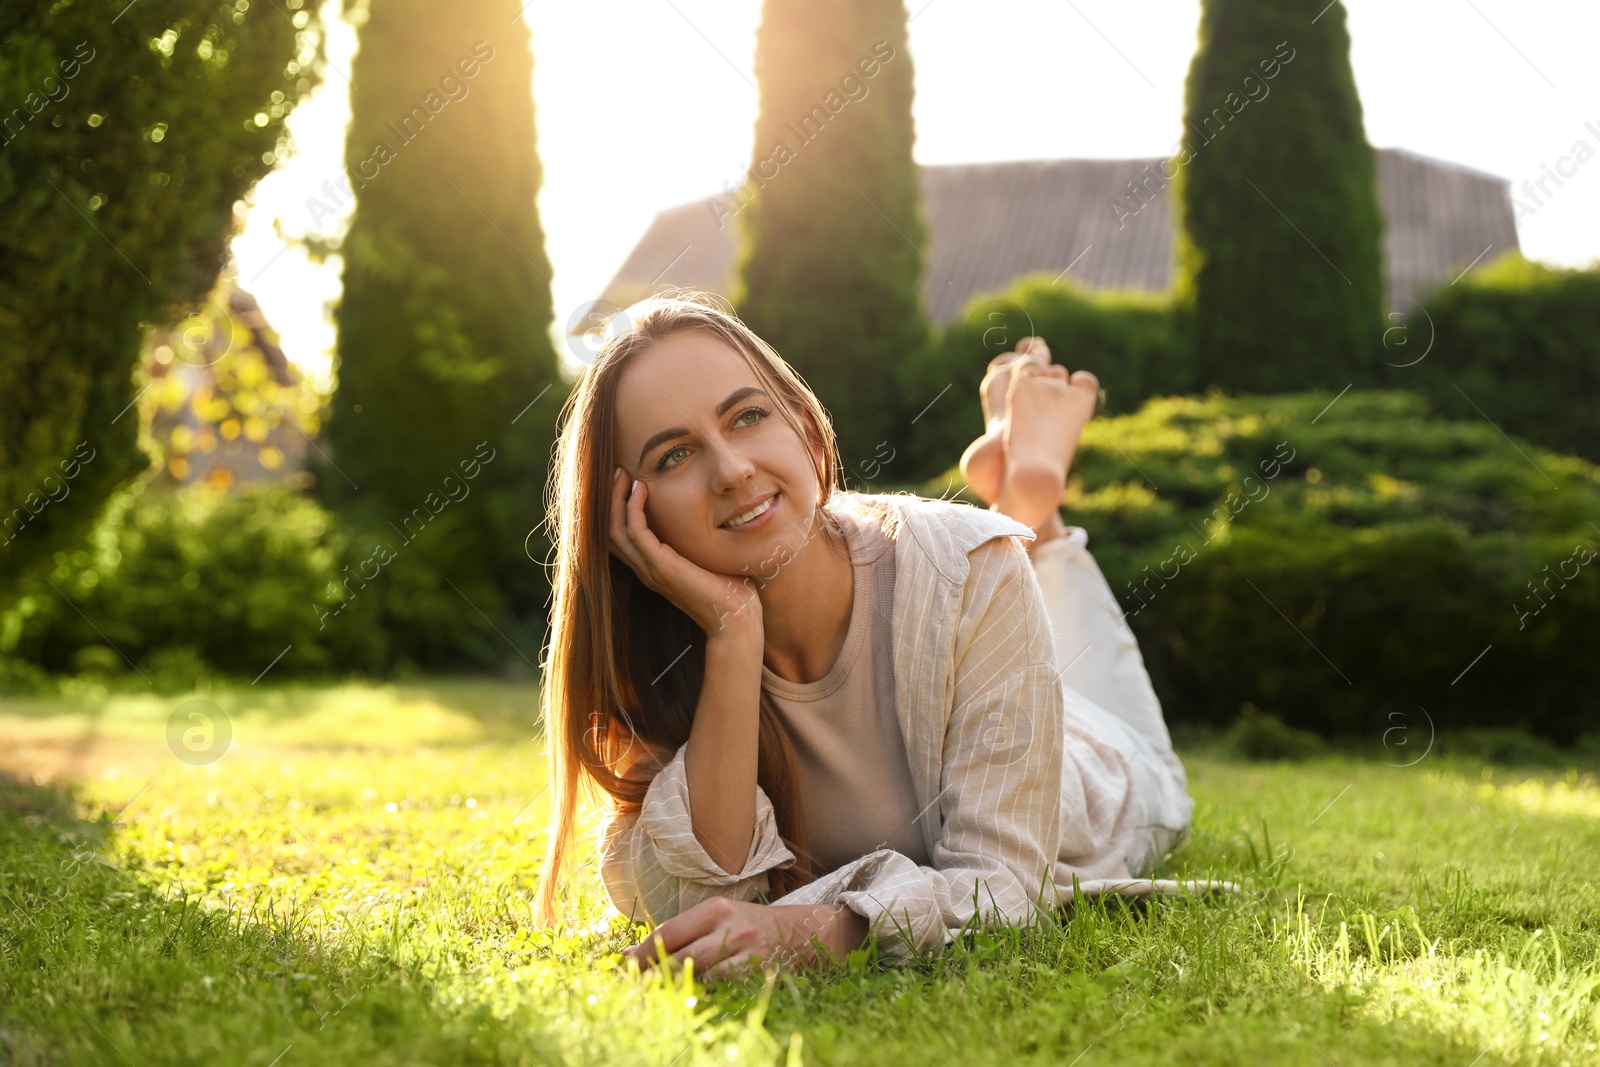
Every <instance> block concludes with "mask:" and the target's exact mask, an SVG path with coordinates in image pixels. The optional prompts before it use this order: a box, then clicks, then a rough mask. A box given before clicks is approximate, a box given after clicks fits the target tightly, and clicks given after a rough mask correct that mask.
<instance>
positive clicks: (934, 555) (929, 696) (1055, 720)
mask: <svg viewBox="0 0 1600 1067" xmlns="http://www.w3.org/2000/svg"><path fill="white" fill-rule="evenodd" d="M828 507H830V508H855V509H867V508H871V507H876V508H878V509H881V511H882V513H883V514H884V516H885V519H884V530H885V532H886V533H887V534H888V536H890V537H891V538H893V539H894V540H895V570H896V580H895V587H894V598H893V602H894V610H893V619H892V631H893V635H892V641H893V660H894V682H895V699H894V704H895V715H896V718H897V720H898V722H899V725H900V733H901V737H902V739H903V742H904V745H905V752H906V759H907V763H908V764H909V766H910V770H911V782H912V786H913V788H914V791H915V801H916V810H917V811H918V812H919V815H918V817H917V818H916V820H915V821H916V826H917V830H918V832H919V833H920V835H921V837H922V841H923V844H924V846H925V848H926V854H927V855H928V856H930V857H932V860H933V862H932V864H931V865H919V864H917V863H916V862H914V861H912V860H911V859H910V858H908V857H906V856H904V855H901V854H900V853H897V852H894V851H892V850H890V849H879V850H877V851H874V852H871V853H869V854H867V855H864V856H862V857H860V858H859V859H857V860H855V861H853V862H850V863H847V864H845V865H844V866H842V867H840V868H839V869H837V870H835V871H832V872H831V873H828V874H825V875H823V876H822V877H820V878H818V879H817V880H816V881H814V882H812V883H810V884H809V885H805V886H802V887H801V888H799V889H797V890H795V891H794V892H792V893H790V894H788V895H787V896H784V897H781V898H779V899H777V900H774V901H772V903H773V904H829V903H832V904H844V905H845V906H847V907H849V908H851V909H852V910H853V911H856V912H857V913H859V914H860V915H862V916H864V917H865V918H867V919H868V920H869V922H870V924H871V928H872V929H873V931H874V932H876V933H877V934H878V935H879V953H880V956H882V957H884V958H886V959H887V958H896V957H904V956H907V955H911V954H912V953H929V952H932V953H937V952H939V951H942V949H943V948H944V946H945V945H947V944H948V943H949V942H950V941H951V940H953V938H954V937H955V935H956V934H957V933H958V932H959V931H960V930H961V929H963V928H964V927H967V926H969V925H973V924H974V921H975V920H976V919H979V918H980V917H981V918H982V919H984V920H986V921H993V922H999V923H1006V924H1009V925H1026V924H1028V923H1030V922H1032V921H1034V919H1035V918H1036V917H1037V914H1038V910H1039V906H1040V905H1041V904H1042V905H1043V906H1044V907H1046V908H1048V907H1051V906H1053V905H1055V904H1057V903H1058V902H1059V901H1061V900H1064V899H1068V898H1070V897H1071V896H1073V894H1074V892H1075V888H1076V891H1081V892H1095V891H1099V890H1102V889H1104V888H1117V887H1118V886H1120V885H1122V884H1125V883H1127V882H1128V881H1129V880H1130V879H1131V877H1132V875H1133V873H1134V872H1133V871H1132V870H1130V860H1129V859H1128V857H1138V856H1141V855H1142V854H1143V850H1142V848H1141V843H1140V842H1139V840H1138V837H1139V832H1138V814H1137V811H1136V805H1135V803H1134V797H1133V796H1132V791H1131V783H1132V778H1131V776H1130V774H1129V770H1128V764H1127V761H1126V758H1125V757H1124V756H1123V754H1122V753H1121V752H1119V751H1118V750H1117V749H1115V748H1114V747H1112V746H1111V745H1109V744H1107V743H1105V742H1104V741H1102V740H1100V739H1097V738H1096V737H1094V736H1092V735H1091V734H1090V733H1089V732H1088V731H1087V730H1086V729H1084V728H1083V727H1081V726H1079V725H1078V724H1077V723H1076V722H1075V721H1074V720H1073V717H1072V716H1070V715H1069V714H1068V712H1067V708H1068V702H1069V701H1074V700H1083V699H1085V698H1083V697H1081V696H1078V695H1076V694H1075V693H1074V692H1073V691H1072V690H1070V689H1067V688H1066V687H1064V686H1063V685H1062V684H1061V682H1060V680H1059V674H1060V671H1059V668H1058V667H1057V665H1056V663H1055V655H1054V646H1053V643H1052V636H1051V631H1050V620H1049V615H1048V612H1047V609H1046V606H1045V603H1044V599H1043V595H1042V593H1041V591H1040V587H1039V584H1038V581H1037V579H1036V577H1035V576H1034V572H1033V569H1032V563H1031V560H1030V559H1029V557H1028V554H1027V552H1026V551H1025V550H1024V548H1023V546H1022V541H1020V540H1019V538H1025V539H1029V540H1031V539H1032V538H1033V532H1032V531H1031V530H1029V529H1028V528H1027V527H1026V526H1024V525H1022V524H1021V523H1018V522H1016V521H1015V520H1013V519H1010V518H1008V517H1006V516H1004V515H1000V514H998V513H996V512H991V511H987V510H983V509H980V508H976V507H972V506H970V505H967V504H959V503H954V502H951V501H947V500H930V499H926V498H922V497H917V496H914V495H911V494H877V495H862V494H856V493H835V494H834V496H833V498H832V499H831V500H830V501H829V504H828ZM686 750H687V745H684V746H682V747H680V748H679V749H678V751H677V752H676V754H674V756H673V757H672V759H671V760H669V761H668V762H667V764H666V766H665V767H664V768H663V769H662V770H661V771H660V772H659V773H658V774H657V775H656V777H655V778H654V779H653V780H652V782H651V784H650V787H649V790H648V791H647V793H646V795H645V798H644V802H643V804H642V805H641V807H640V809H639V810H638V811H636V812H631V813H627V814H623V815H617V814H614V813H613V814H612V815H610V816H609V817H608V818H607V819H606V820H605V822H604V823H603V825H602V826H601V828H600V868H601V876H602V880H603V881H604V883H605V885H606V889H607V891H608V893H609V895H610V897H611V900H612V903H613V904H614V905H615V906H616V908H617V909H618V910H619V911H620V912H621V913H622V914H624V915H627V916H630V917H634V918H638V917H643V916H647V917H648V918H649V919H650V920H651V921H653V922H655V923H661V922H664V921H666V920H667V919H669V918H671V917H672V916H674V915H677V914H679V913H680V912H682V911H685V910H687V909H688V908H690V907H693V906H694V905H695V904H698V903H700V902H701V901H704V900H707V899H710V898H712V897H726V898H729V899H734V900H741V901H751V900H755V899H756V898H757V896H758V895H761V894H764V893H766V892H767V891H768V889H769V880H768V873H767V872H769V871H770V870H772V869H773V868H774V867H778V866H780V865H782V864H784V863H788V862H791V861H792V860H793V859H794V856H793V853H791V852H790V851H789V849H788V848H787V847H785V846H784V844H783V841H782V839H781V838H780V836H779V834H778V829H777V822H776V818H775V815H774V812H773V809H772V804H771V802H770V800H769V799H768V797H767V796H766V794H765V792H764V791H763V790H762V789H761V788H760V787H759V786H757V787H756V825H755V828H754V830H755V832H754V836H753V838H752V840H751V843H750V850H749V854H748V855H747V857H746V859H745V864H744V867H743V868H742V869H741V870H739V871H737V872H728V871H724V870H723V869H722V868H721V867H720V866H718V865H717V863H716V862H715V861H713V860H712V859H711V857H710V856H708V855H707V854H706V852H705V850H704V848H703V847H702V846H701V845H700V843H699V842H698V840H697V839H696V838H695V835H694V829H693V824H692V821H691V818H690V813H689V789H688V779H687V776H686V773H685V767H684V754H685V752H686ZM1132 862H1134V863H1135V864H1136V865H1137V864H1140V863H1141V862H1142V861H1140V860H1134V861H1132ZM1075 880H1081V881H1078V884H1077V886H1076V887H1075V885H1074V882H1075ZM1146 885H1147V886H1149V885H1155V883H1146ZM1167 885H1168V886H1170V885H1171V883H1167Z"/></svg>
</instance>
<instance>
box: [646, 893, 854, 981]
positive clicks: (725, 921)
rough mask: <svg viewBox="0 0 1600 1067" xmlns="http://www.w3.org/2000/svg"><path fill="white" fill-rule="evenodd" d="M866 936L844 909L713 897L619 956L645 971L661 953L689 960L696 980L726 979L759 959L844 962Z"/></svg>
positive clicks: (790, 963) (790, 962)
mask: <svg viewBox="0 0 1600 1067" xmlns="http://www.w3.org/2000/svg"><path fill="white" fill-rule="evenodd" d="M867 931H868V923H867V920H866V919H865V918H863V917H862V916H860V915H858V914H856V913H855V912H853V911H851V910H850V909H849V908H846V907H844V906H843V905H834V904H818V905H815V906H813V905H805V904H779V905H772V904H750V903H745V902H742V901H737V900H728V899H726V898H725V897H713V898H712V899H710V900H706V901H702V902H701V903H699V904H696V905H695V906H694V907H692V908H690V909H689V910H688V911H686V912H684V913H683V914H681V915H677V916H674V917H673V918H671V919H668V920H667V921H666V922H664V923H662V924H661V925H660V926H658V927H656V929H655V932H654V933H653V934H651V935H650V936H649V937H647V938H645V939H644V941H643V942H641V943H640V944H638V945H635V946H634V947H633V948H630V949H628V950H627V951H626V952H624V953H623V956H624V957H625V958H626V959H630V960H633V961H634V962H635V963H637V964H639V966H640V967H641V968H646V967H650V966H654V965H656V964H657V963H658V962H659V953H660V950H661V948H665V949H666V951H667V953H668V955H669V957H670V958H671V959H672V960H674V961H676V962H677V963H683V962H684V961H685V960H688V959H693V960H694V971H695V974H696V975H702V976H703V975H709V976H711V977H714V978H727V977H730V976H732V975H735V974H739V973H741V972H743V971H745V970H748V969H749V968H751V967H752V966H754V965H755V963H756V962H757V961H758V960H770V961H772V962H773V963H774V964H776V965H777V966H779V967H780V968H781V967H789V966H795V965H799V966H805V965H808V964H816V963H821V962H825V961H826V959H827V955H828V954H831V955H832V956H834V957H835V958H838V959H843V958H844V956H845V953H847V952H849V951H850V950H852V949H856V948H860V947H861V943H862V942H863V941H865V940H866V937H867ZM813 938H815V941H816V943H813ZM818 944H820V945H821V946H822V947H823V948H826V949H827V953H826V954H825V953H822V952H820V951H819V949H818V947H817V945H818Z"/></svg>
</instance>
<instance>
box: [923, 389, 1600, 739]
mask: <svg viewBox="0 0 1600 1067" xmlns="http://www.w3.org/2000/svg"><path fill="white" fill-rule="evenodd" d="M1331 401H1335V395H1334V394H1332V393H1313V394H1300V395H1287V396H1278V397H1245V398H1228V397H1226V396H1223V395H1222V394H1220V393H1217V392H1212V393H1209V394H1208V395H1207V396H1205V397H1203V398H1162V399H1156V400H1152V401H1150V402H1149V403H1147V404H1146V405H1145V406H1144V408H1143V409H1141V410H1140V411H1139V412H1138V413H1137V414H1135V415H1130V416H1124V417H1113V418H1108V419H1104V420H1103V421H1102V420H1097V421H1096V422H1095V423H1091V426H1090V429H1089V430H1088V432H1086V434H1085V435H1084V439H1083V443H1082V445H1081V447H1080V449H1079V451H1078V457H1077V460H1076V462H1075V463H1074V466H1073V472H1072V475H1071V478H1070V480H1069V484H1068V487H1067V492H1066V494H1065V496H1064V500H1065V504H1066V511H1065V519H1066V521H1067V522H1068V523H1071V524H1075V525H1080V526H1083V527H1084V528H1085V529H1086V530H1088V531H1089V538H1090V540H1089V545H1090V549H1091V550H1092V551H1093V553H1094V556H1095V559H1096V560H1097V561H1098V563H1099V565H1100V567H1101V569H1102V570H1103V571H1104V572H1105V575H1106V579H1107V581H1108V582H1109V583H1110V586H1111V589H1112V591H1113V593H1114V594H1115V595H1116V598H1117V600H1118V603H1119V605H1120V607H1121V608H1122V610H1123V611H1124V612H1126V618H1127V620H1128V622H1129V623H1130V624H1131V625H1132V626H1133V629H1134V632H1135V634H1136V635H1137V636H1138V639H1139V643H1140V647H1141V649H1142V650H1143V653H1144V657H1145V660H1146V663H1147V665H1148V667H1149V669H1150V673H1151V676H1152V679H1153V681H1154V682H1155V685H1156V689H1157V692H1158V694H1159V695H1160V697H1161V700H1162V703H1163V705H1164V706H1165V707H1166V710H1167V713H1168V715H1169V717H1171V718H1173V719H1174V720H1177V721H1184V720H1188V721H1193V722H1198V723H1208V724H1213V725H1226V724H1228V723H1230V722H1231V721H1232V720H1233V719H1234V716H1235V714H1236V713H1237V711H1238V709H1239V708H1240V706H1241V705H1242V704H1243V703H1245V702H1246V701H1248V702H1251V703H1254V704H1255V705H1257V706H1259V707H1261V708H1268V709H1271V710H1272V711H1273V712H1275V713H1278V714H1280V715H1282V716H1283V718H1284V719H1285V720H1286V721H1288V722H1289V723H1290V724H1292V725H1294V726H1296V727H1299V728H1302V729H1310V730H1314V731H1317V732H1318V733H1322V734H1346V735H1354V734H1366V735H1368V736H1370V737H1374V738H1377V737H1379V736H1380V735H1381V734H1382V733H1383V731H1384V730H1385V729H1388V728H1391V726H1392V723H1393V721H1394V720H1393V719H1392V718H1391V717H1390V715H1391V714H1392V712H1393V709H1395V708H1401V709H1404V710H1405V711H1406V715H1407V717H1408V726H1409V728H1411V729H1415V730H1424V731H1426V730H1428V729H1430V728H1431V729H1433V730H1436V731H1437V732H1438V733H1439V734H1441V735H1443V734H1445V733H1446V732H1450V731H1455V730H1459V729H1460V728H1463V727H1472V726H1486V727H1488V726H1492V727H1520V728H1524V729H1528V730H1530V731H1532V732H1535V733H1538V734H1540V735H1543V736H1545V737H1547V738H1551V739H1553V740H1556V741H1557V742H1560V743H1569V742H1571V741H1572V740H1573V739H1574V738H1575V737H1576V736H1577V735H1579V734H1580V733H1582V732H1584V731H1585V730H1589V729H1592V724H1591V723H1592V717H1593V712H1592V708H1591V704H1590V699H1589V697H1588V694H1592V693H1594V692H1596V691H1600V659H1597V657H1595V656H1594V654H1593V645H1594V635H1595V633H1597V632H1600V561H1595V553H1596V552H1597V551H1600V468H1597V467H1596V466H1595V465H1593V464H1591V463H1589V462H1587V461H1585V460H1583V459H1581V458H1578V457H1573V456H1562V455H1556V454H1553V453H1549V452H1545V451H1542V450H1540V449H1538V448H1536V447H1535V446H1533V445H1531V444H1528V443H1526V442H1518V447H1519V448H1520V449H1521V451H1522V452H1523V453H1525V454H1526V458H1524V456H1523V455H1519V454H1518V451H1517V449H1514V448H1512V447H1511V446H1510V445H1509V444H1507V442H1506V440H1505V439H1504V438H1503V437H1501V436H1500V434H1499V432H1497V431H1496V430H1495V429H1494V428H1493V427H1491V426H1489V425H1488V424H1487V423H1485V422H1484V421H1483V420H1482V419H1476V420H1464V421H1446V420H1443V419H1438V418H1433V417H1430V412H1429V409H1428V405H1427V401H1426V400H1425V399H1424V398H1422V397H1420V396H1417V395H1415V394H1411V393H1405V392H1385V391H1375V392H1363V391H1350V392H1347V393H1345V394H1344V395H1343V396H1342V397H1339V398H1338V399H1337V401H1336V402H1334V403H1333V404H1332V406H1331V407H1329V404H1330V402H1331ZM1324 409H1327V410H1326V411H1324ZM1530 460H1531V463H1530V462H1529V461H1530ZM1534 463H1536V464H1538V467H1539V468H1540V469H1539V470H1535V469H1534V467H1533V465H1532V464H1534ZM1541 471H1542V473H1541ZM950 473H951V474H953V475H954V476H955V477H956V478H959V474H958V473H956V472H950ZM946 477H949V475H946V476H944V477H941V478H940V479H939V480H938V483H937V487H934V486H933V485H932V483H930V485H929V487H927V488H925V490H924V491H928V490H929V489H932V490H933V491H937V489H938V488H942V487H943V486H944V484H945V478H946ZM1547 477H1548V478H1549V481H1548V482H1547V481H1546V478H1547ZM1552 483H1553V486H1554V487H1552ZM1591 561H1593V562H1591ZM1536 594H1537V595H1536ZM1429 724H1431V727H1430V725H1429Z"/></svg>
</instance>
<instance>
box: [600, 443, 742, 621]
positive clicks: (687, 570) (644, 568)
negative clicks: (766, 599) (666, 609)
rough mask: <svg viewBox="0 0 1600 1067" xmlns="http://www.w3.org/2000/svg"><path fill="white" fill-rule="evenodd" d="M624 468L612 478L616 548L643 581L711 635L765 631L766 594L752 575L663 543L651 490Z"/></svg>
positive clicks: (612, 543)
mask: <svg viewBox="0 0 1600 1067" xmlns="http://www.w3.org/2000/svg"><path fill="white" fill-rule="evenodd" d="M626 474H627V472H626V471H624V470H623V469H622V468H621V467H618V468H617V470H616V473H615V474H614V475H612V479H611V512H610V522H611V529H610V540H611V550H612V551H613V552H614V553H616V554H617V555H618V556H619V557H621V559H622V561H623V562H624V563H626V564H627V565H628V567H629V568H630V569H631V570H632V571H633V573H635V574H637V575H638V576H639V580H640V581H642V582H643V583H644V584H645V585H647V586H648V587H650V588H651V589H653V590H655V591H656V592H657V593H660V594H661V595H662V596H664V597H666V598H667V599H668V600H669V601H671V602H672V603H673V604H674V605H676V606H677V607H678V608H679V610H681V611H683V612H684V614H686V615H688V616H689V617H690V618H691V619H693V620H694V621H695V622H696V623H697V624H698V625H699V626H700V628H701V629H702V630H704V631H705V632H706V635H707V636H708V637H715V636H716V635H717V634H718V633H721V632H723V631H725V630H728V629H730V628H732V627H735V626H741V627H745V628H746V629H752V628H753V629H754V631H755V632H756V633H757V634H760V633H761V632H762V625H761V623H762V619H761V598H760V596H759V595H757V593H756V591H755V589H753V588H752V587H751V584H750V579H749V578H748V577H739V578H735V577H733V576H731V575H727V574H717V573H715V572H713V571H708V570H705V569H704V568H702V567H697V566H695V565H694V564H693V563H690V562H689V561H688V560H686V559H684V558H683V557H682V556H681V555H679V554H678V552H677V550H675V549H674V548H672V546H670V545H667V544H663V543H662V541H661V539H660V538H658V537H656V535H655V534H654V533H652V532H651V530H650V524H649V523H648V522H647V521H646V520H645V514H644V504H645V499H646V498H647V497H648V496H649V493H650V489H649V486H647V485H646V484H645V483H644V482H642V481H633V482H632V483H631V486H630V481H629V479H628V478H627V477H626Z"/></svg>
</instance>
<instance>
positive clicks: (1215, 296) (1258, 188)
mask: <svg viewBox="0 0 1600 1067" xmlns="http://www.w3.org/2000/svg"><path fill="white" fill-rule="evenodd" d="M1322 6H1323V4H1322V0H1304V2H1299V0H1297V2H1295V3H1283V2H1282V0H1203V3H1202V6H1201V15H1200V46H1199V50H1198V51H1197V52H1196V53H1195V57H1194V62H1193V63H1192V64H1191V66H1190V68H1189V80H1188V84H1187V87H1186V91H1185V102H1184V130H1183V141H1184V145H1183V150H1182V151H1181V152H1180V153H1179V154H1178V155H1177V156H1176V157H1175V158H1174V160H1173V161H1172V162H1171V163H1170V164H1169V166H1176V167H1178V176H1177V194H1176V195H1177V203H1178V206H1179V214H1180V216H1181V218H1182V226H1181V230H1180V236H1179V271H1178V282H1177V288H1178V293H1179V296H1180V299H1181V302H1182V304H1183V305H1184V306H1185V308H1186V309H1187V311H1188V312H1189V314H1190V315H1191V316H1192V319H1191V326H1192V329H1193V335H1194V339H1195V344H1196V356H1197V359H1198V362H1199V369H1200V372H1201V376H1202V377H1201V380H1202V381H1204V382H1208V383H1211V384H1216V385H1220V386H1222V387H1223V388H1225V389H1230V390H1235V391H1249V392H1278V391H1288V390H1296V389H1306V388H1313V387H1315V388H1333V389H1339V388H1343V386H1344V385H1345V384H1346V383H1348V382H1351V381H1354V382H1357V383H1371V382H1373V381H1374V380H1375V377H1376V371H1377V364H1378V345H1379V343H1380V341H1381V338H1382V334H1383V327H1382V309H1381V302H1382V299H1383V262H1382V247H1381V235H1382V226H1383V222H1382V216H1381V215H1380V214H1379V210H1378V203H1377V191H1376V181H1375V176H1374V162H1373V152H1372V148H1371V146H1370V145H1369V144H1368V143H1367V139H1366V133H1365V131H1364V130H1363V127H1362V121H1361V102H1360V100H1359V99H1358V97H1357V95H1356V86H1355V78H1354V76H1353V75H1352V74H1351V70H1350V35H1349V33H1348V32H1347V30H1346V27H1345V11H1344V6H1343V5H1342V4H1333V5H1331V6H1329V7H1327V8H1326V9H1325V10H1323V11H1322V12H1321V13H1320V15H1319V14H1318V8H1321V7H1322Z"/></svg>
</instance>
